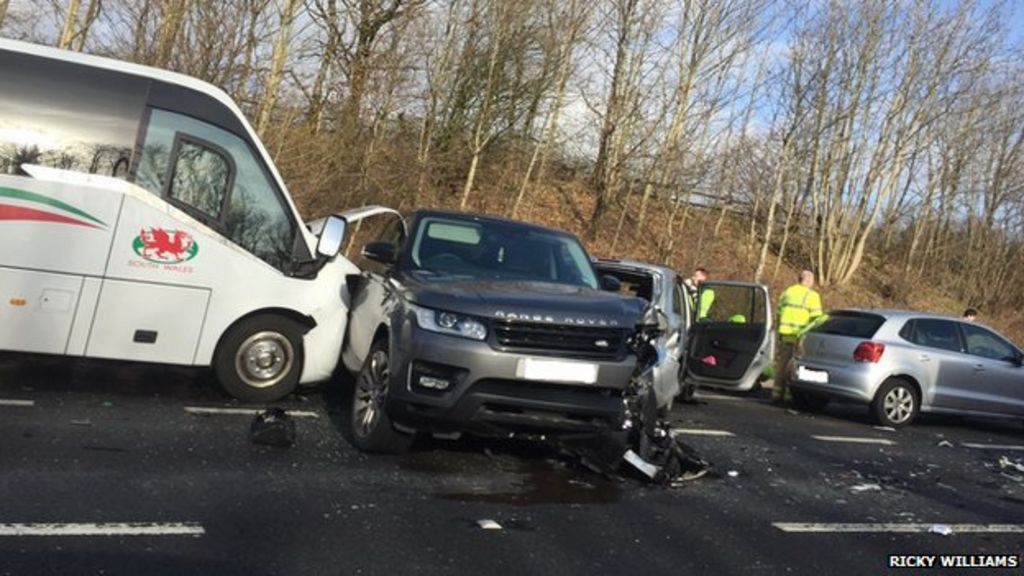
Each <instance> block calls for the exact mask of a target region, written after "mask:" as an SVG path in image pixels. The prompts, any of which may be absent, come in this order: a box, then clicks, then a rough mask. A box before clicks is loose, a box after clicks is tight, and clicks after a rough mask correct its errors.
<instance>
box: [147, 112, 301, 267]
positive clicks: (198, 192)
mask: <svg viewBox="0 0 1024 576" xmlns="http://www.w3.org/2000/svg"><path fill="white" fill-rule="evenodd" d="M148 116H149V119H148V122H147V123H146V128H145V135H144V136H143V139H142V145H141V150H139V152H138V161H137V163H136V166H135V181H136V183H137V184H138V185H139V186H141V187H143V188H145V189H147V190H149V191H150V192H152V193H153V194H156V195H158V196H163V197H166V198H167V199H168V200H170V201H176V202H179V203H181V202H184V203H185V204H187V205H190V206H193V207H194V208H195V209H196V210H198V211H199V212H200V213H202V214H204V215H206V216H207V217H206V218H205V219H204V223H206V224H207V225H209V226H212V227H213V228H215V229H216V230H217V231H219V232H220V233H221V234H223V235H224V236H226V237H228V238H229V239H230V240H231V241H232V242H234V243H235V244H238V245H239V246H241V247H242V248H244V249H245V250H247V251H249V252H250V253H252V254H253V255H255V256H256V257H258V258H260V259H261V260H263V261H264V262H266V263H268V264H270V265H271V266H274V267H275V268H277V269H279V270H287V269H288V268H289V266H290V265H291V262H292V252H293V250H294V247H295V240H296V236H297V226H296V223H295V221H294V218H293V217H292V215H291V211H290V209H288V208H287V205H286V204H285V201H284V199H283V198H282V196H281V193H280V191H279V190H278V189H277V186H276V184H275V183H274V182H273V181H272V180H271V178H270V177H269V175H268V173H267V171H266V169H265V167H264V165H263V162H262V160H261V159H260V158H259V157H257V156H256V154H255V153H254V152H253V150H252V148H251V147H250V146H249V144H248V143H246V141H245V140H243V139H242V138H240V137H238V136H236V135H235V134H232V133H231V132H228V131H227V130H223V129H221V128H219V127H217V126H214V125H212V124H208V123H206V122H203V121H201V120H197V119H195V118H192V117H189V116H185V115H183V114H177V113H174V112H168V111H166V110H160V109H158V108H150V109H149V110H148ZM182 162H186V163H187V164H188V166H189V168H190V170H188V171H185V172H182V170H180V169H178V167H179V166H181V163H182ZM172 164H173V165H175V169H172V168H171V165H172ZM225 171H226V172H227V177H226V179H225V178H224V172H225ZM181 174H186V175H188V176H187V177H186V176H182V177H181V179H180V180H175V179H177V178H178V177H179V175H181ZM207 220H208V221H207Z"/></svg>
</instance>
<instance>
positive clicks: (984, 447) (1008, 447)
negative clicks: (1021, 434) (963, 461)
mask: <svg viewBox="0 0 1024 576" xmlns="http://www.w3.org/2000/svg"><path fill="white" fill-rule="evenodd" d="M961 446H963V447H964V448H976V449H978V450H1024V446H1021V445H1020V444H974V443H972V442H964V443H963V444H961Z"/></svg>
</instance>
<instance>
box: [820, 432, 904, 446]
mask: <svg viewBox="0 0 1024 576" xmlns="http://www.w3.org/2000/svg"><path fill="white" fill-rule="evenodd" d="M811 438H814V439H815V440H821V441H822V442H845V443H847V444H881V445H882V446H892V445H894V444H896V443H895V442H893V441H892V440H886V439H885V438H861V437H857V436H815V435H813V434H812V435H811Z"/></svg>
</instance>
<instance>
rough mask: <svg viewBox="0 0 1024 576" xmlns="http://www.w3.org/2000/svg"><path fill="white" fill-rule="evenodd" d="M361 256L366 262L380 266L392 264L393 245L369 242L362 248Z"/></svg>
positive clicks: (393, 260) (393, 256) (393, 257)
mask: <svg viewBox="0 0 1024 576" xmlns="http://www.w3.org/2000/svg"><path fill="white" fill-rule="evenodd" d="M362 255H363V258H366V259H367V260H372V261H374V262H380V263H381V264H394V263H395V260H396V257H395V245H394V244H392V243H390V242H380V241H378V242H370V243H369V244H367V245H366V246H363V251H362Z"/></svg>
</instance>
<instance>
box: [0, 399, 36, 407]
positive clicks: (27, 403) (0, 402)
mask: <svg viewBox="0 0 1024 576" xmlns="http://www.w3.org/2000/svg"><path fill="white" fill-rule="evenodd" d="M35 405H36V403H35V401H34V400H16V399H12V398H0V406H24V407H32V406H35Z"/></svg>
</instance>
